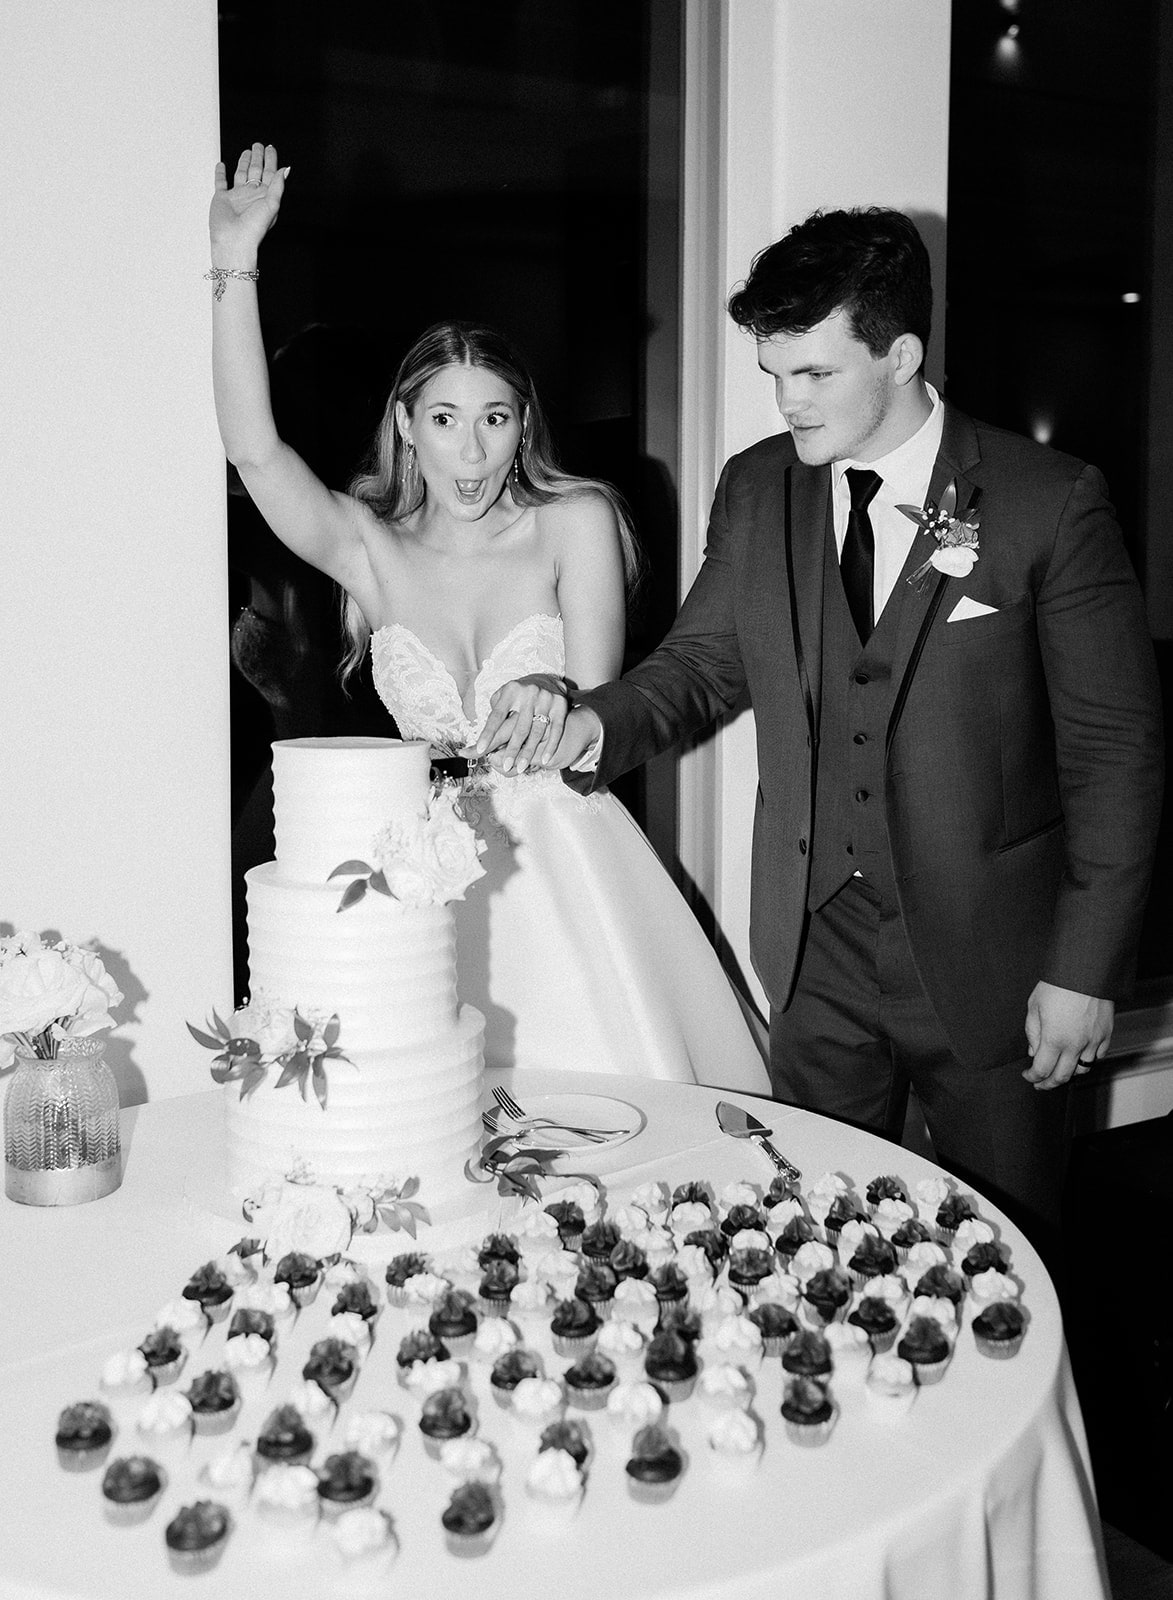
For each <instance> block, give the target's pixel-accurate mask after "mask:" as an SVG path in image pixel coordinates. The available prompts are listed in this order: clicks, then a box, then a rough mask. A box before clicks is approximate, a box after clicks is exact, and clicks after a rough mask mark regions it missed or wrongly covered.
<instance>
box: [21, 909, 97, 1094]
mask: <svg viewBox="0 0 1173 1600" xmlns="http://www.w3.org/2000/svg"><path fill="white" fill-rule="evenodd" d="M122 998H123V997H122V992H121V990H120V989H119V988H118V986H117V984H116V983H115V982H114V980H113V978H111V976H110V974H109V973H108V972H107V971H106V968H105V967H104V966H103V964H102V960H101V957H100V956H98V955H97V953H96V952H95V951H93V950H90V949H88V948H87V947H86V946H85V945H79V944H71V943H69V941H68V940H65V939H60V940H58V941H57V943H56V944H52V945H49V944H46V943H45V941H44V939H42V938H41V936H40V935H39V934H36V933H30V932H28V931H25V932H22V933H14V934H9V935H8V936H7V937H5V938H0V1069H2V1068H4V1067H7V1066H8V1065H9V1064H10V1063H11V1061H12V1058H13V1055H14V1052H15V1049H16V1047H17V1046H20V1048H21V1049H23V1050H27V1051H28V1052H29V1053H30V1054H32V1055H35V1056H38V1057H39V1058H40V1059H41V1060H43V1061H51V1060H53V1058H54V1057H55V1056H57V1054H58V1053H59V1051H60V1047H61V1042H62V1040H63V1039H84V1038H88V1037H89V1036H90V1035H91V1034H94V1033H99V1032H101V1031H102V1030H103V1029H104V1028H112V1027H113V1026H114V1018H113V1017H112V1016H111V1015H110V1013H111V1011H112V1010H113V1008H114V1007H115V1006H117V1005H118V1004H119V1003H120V1002H121V1000H122Z"/></svg>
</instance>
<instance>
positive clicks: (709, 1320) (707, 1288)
mask: <svg viewBox="0 0 1173 1600" xmlns="http://www.w3.org/2000/svg"><path fill="white" fill-rule="evenodd" d="M689 1305H690V1306H691V1308H692V1309H693V1310H694V1311H695V1312H696V1313H697V1315H698V1316H699V1317H700V1319H701V1328H702V1329H703V1331H704V1332H705V1333H708V1334H711V1333H715V1332H716V1331H717V1329H718V1328H719V1327H720V1326H721V1324H722V1323H723V1322H724V1321H725V1318H726V1317H739V1316H740V1315H741V1313H742V1312H743V1311H744V1310H745V1299H744V1297H743V1296H742V1294H741V1293H740V1292H739V1291H738V1290H737V1289H735V1288H733V1287H732V1285H731V1284H728V1283H709V1284H705V1285H704V1286H703V1287H702V1288H700V1289H696V1290H694V1291H693V1292H692V1294H691V1295H690V1297H689Z"/></svg>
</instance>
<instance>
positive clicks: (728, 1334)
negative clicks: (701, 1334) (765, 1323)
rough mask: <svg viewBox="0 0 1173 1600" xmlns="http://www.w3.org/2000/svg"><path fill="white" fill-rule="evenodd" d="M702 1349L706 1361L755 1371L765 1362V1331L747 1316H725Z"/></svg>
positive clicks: (749, 1371) (745, 1370) (750, 1371)
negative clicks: (763, 1343) (763, 1349)
mask: <svg viewBox="0 0 1173 1600" xmlns="http://www.w3.org/2000/svg"><path fill="white" fill-rule="evenodd" d="M703 1348H704V1355H705V1359H706V1361H707V1362H711V1363H720V1362H728V1363H730V1364H732V1365H733V1366H735V1367H740V1368H741V1369H742V1371H744V1372H747V1373H751V1374H752V1373H755V1372H757V1371H758V1370H759V1369H760V1367H761V1364H762V1330H761V1329H760V1328H759V1327H758V1326H757V1324H756V1323H753V1322H751V1321H750V1320H749V1318H748V1317H743V1316H734V1317H725V1318H724V1319H723V1320H722V1321H721V1322H720V1323H719V1324H718V1326H717V1327H716V1328H715V1329H714V1331H713V1333H712V1335H711V1336H709V1337H706V1339H705V1341H704V1347H703Z"/></svg>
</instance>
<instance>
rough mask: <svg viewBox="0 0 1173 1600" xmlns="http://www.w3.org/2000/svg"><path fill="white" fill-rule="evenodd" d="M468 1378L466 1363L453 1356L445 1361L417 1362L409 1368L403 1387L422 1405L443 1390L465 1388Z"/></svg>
mask: <svg viewBox="0 0 1173 1600" xmlns="http://www.w3.org/2000/svg"><path fill="white" fill-rule="evenodd" d="M466 1376H467V1374H466V1372H465V1369H464V1363H463V1362H461V1361H456V1360H454V1359H453V1358H452V1357H451V1356H448V1357H446V1358H445V1359H444V1360H443V1361H434V1360H433V1361H416V1362H413V1364H412V1365H411V1366H410V1367H409V1368H408V1370H407V1373H406V1375H405V1377H404V1380H403V1387H404V1388H405V1389H407V1390H408V1391H409V1392H410V1393H411V1394H413V1395H415V1397H416V1399H417V1400H419V1401H420V1402H421V1403H422V1402H423V1401H424V1400H426V1399H427V1397H428V1396H429V1395H430V1394H437V1393H438V1392H439V1391H440V1390H441V1389H460V1388H463V1386H464V1382H465V1378H466Z"/></svg>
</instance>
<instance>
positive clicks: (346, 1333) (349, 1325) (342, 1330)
mask: <svg viewBox="0 0 1173 1600" xmlns="http://www.w3.org/2000/svg"><path fill="white" fill-rule="evenodd" d="M325 1337H326V1338H327V1339H341V1340H342V1341H343V1342H344V1343H345V1344H348V1345H351V1346H352V1347H353V1349H354V1350H355V1352H356V1353H357V1355H358V1358H359V1360H360V1361H361V1360H362V1359H363V1358H364V1357H365V1356H366V1355H367V1354H368V1352H369V1351H370V1348H371V1339H372V1335H371V1324H370V1323H369V1322H368V1321H367V1319H366V1317H363V1316H360V1315H359V1313H358V1312H357V1311H337V1312H335V1313H334V1315H333V1316H332V1317H331V1318H330V1320H329V1321H328V1322H327V1324H326V1334H325Z"/></svg>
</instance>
